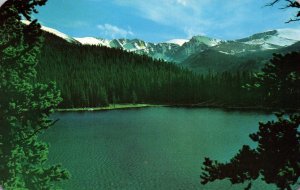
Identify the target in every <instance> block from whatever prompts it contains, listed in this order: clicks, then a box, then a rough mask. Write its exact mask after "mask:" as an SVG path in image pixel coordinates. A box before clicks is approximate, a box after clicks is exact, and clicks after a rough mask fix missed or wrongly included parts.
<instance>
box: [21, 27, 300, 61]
mask: <svg viewBox="0 0 300 190" xmlns="http://www.w3.org/2000/svg"><path fill="white" fill-rule="evenodd" d="M24 23H25V24H26V22H24ZM27 24H28V23H27ZM42 29H43V30H44V31H46V32H49V33H52V34H54V35H56V36H58V37H60V38H62V39H65V40H66V41H68V42H70V43H79V44H83V45H97V46H106V47H109V48H120V49H123V50H124V51H129V52H134V53H137V54H144V55H148V56H150V57H153V58H155V59H163V60H166V61H170V62H176V63H181V62H183V61H184V60H186V59H187V58H188V57H189V56H191V55H193V54H200V53H202V52H204V51H207V50H214V51H215V52H219V53H221V54H227V55H245V54H249V53H250V54H251V53H254V52H260V51H265V50H276V49H279V48H283V47H287V46H291V45H293V44H296V43H297V42H300V30H297V29H288V28H285V29H277V30H269V31H265V32H261V33H257V34H253V35H251V36H249V37H246V38H242V39H237V40H230V41H226V40H220V39H215V38H211V37H208V36H203V35H197V36H193V37H192V38H191V39H189V40H188V39H172V40H169V41H167V42H163V43H151V42H146V41H143V40H141V39H126V38H122V39H112V40H107V39H103V38H97V37H77V38H72V37H70V36H68V35H66V34H64V33H62V32H59V31H58V30H55V29H52V28H49V27H45V26H42Z"/></svg>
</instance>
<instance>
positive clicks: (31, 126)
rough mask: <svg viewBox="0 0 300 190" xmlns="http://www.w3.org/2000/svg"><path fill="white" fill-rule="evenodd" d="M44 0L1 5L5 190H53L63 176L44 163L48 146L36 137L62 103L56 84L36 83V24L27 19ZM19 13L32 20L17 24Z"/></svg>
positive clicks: (0, 163) (0, 126)
mask: <svg viewBox="0 0 300 190" xmlns="http://www.w3.org/2000/svg"><path fill="white" fill-rule="evenodd" d="M45 3H46V0H24V1H23V0H22V1H19V0H10V1H7V2H6V3H5V4H4V5H3V6H1V8H0V36H1V39H0V55H1V56H0V185H1V186H2V187H3V188H4V189H6V190H15V189H22V190H32V189H43V190H47V189H57V188H56V187H55V186H54V184H53V182H56V181H60V180H64V179H67V178H68V177H69V174H68V172H67V171H66V170H63V169H62V168H61V166H60V165H54V166H48V165H46V163H45V162H46V161H47V155H48V145H47V144H46V143H44V142H42V141H41V140H40V139H39V137H38V135H39V134H40V133H41V132H42V131H44V130H46V129H48V128H49V127H50V126H52V125H53V124H54V123H55V121H52V120H51V119H49V115H50V114H51V113H52V112H53V108H54V107H55V106H57V105H58V103H59V102H60V101H61V98H60V92H59V91H58V90H57V89H56V87H55V84H54V83H50V84H48V85H46V84H40V83H37V82H35V78H36V71H35V66H36V64H37V62H38V58H39V53H40V47H41V38H40V35H41V32H40V25H39V24H38V23H37V21H36V20H34V21H31V17H30V15H31V13H32V12H37V11H36V9H35V7H36V6H38V5H44V4H45ZM21 15H22V16H23V17H24V18H25V19H27V20H28V21H30V24H29V25H24V24H22V23H21Z"/></svg>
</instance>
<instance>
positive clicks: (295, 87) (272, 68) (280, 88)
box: [248, 52, 300, 108]
mask: <svg viewBox="0 0 300 190" xmlns="http://www.w3.org/2000/svg"><path fill="white" fill-rule="evenodd" d="M248 87H250V88H251V87H252V89H253V88H254V89H255V88H256V87H257V88H259V89H260V91H261V93H262V94H263V97H264V100H265V101H266V102H268V104H270V105H279V106H280V107H290V108H299V107H300V52H292V53H288V54H286V55H281V54H274V57H273V58H272V59H271V60H270V63H268V64H266V65H265V67H264V68H263V69H262V72H261V73H258V74H257V75H256V80H255V83H254V84H252V85H248Z"/></svg>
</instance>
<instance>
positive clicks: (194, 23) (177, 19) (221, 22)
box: [114, 0, 264, 37]
mask: <svg viewBox="0 0 300 190" xmlns="http://www.w3.org/2000/svg"><path fill="white" fill-rule="evenodd" d="M114 2H115V3H117V4H118V5H119V6H127V7H130V8H132V11H134V12H135V14H136V15H137V16H139V17H143V18H146V19H148V20H151V21H153V22H156V23H158V24H162V25H165V26H170V27H173V28H175V29H179V30H181V31H183V32H185V34H186V36H185V37H191V35H203V34H208V33H211V32H212V31H213V32H214V31H221V30H227V31H228V30H230V29H231V30H230V32H232V35H234V34H233V33H234V32H235V31H233V30H232V29H233V28H234V27H238V25H239V24H240V23H242V22H247V20H248V21H249V20H251V19H257V17H254V18H251V15H253V12H251V10H249V6H248V5H249V4H253V0H231V1H220V0H163V1H162V0H147V1H141V0H130V1H128V0H114ZM263 5H264V3H263V2H261V3H257V7H258V8H257V9H259V7H262V6H263ZM208 35H209V34H208Z"/></svg>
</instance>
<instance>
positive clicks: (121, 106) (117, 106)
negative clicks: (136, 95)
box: [56, 104, 160, 112]
mask: <svg viewBox="0 0 300 190" xmlns="http://www.w3.org/2000/svg"><path fill="white" fill-rule="evenodd" d="M156 106H160V105H152V104H111V105H109V106H106V107H96V108H66V109H56V111H58V112H69V111H75V112H76V111H102V110H117V109H133V108H145V107H156Z"/></svg>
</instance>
